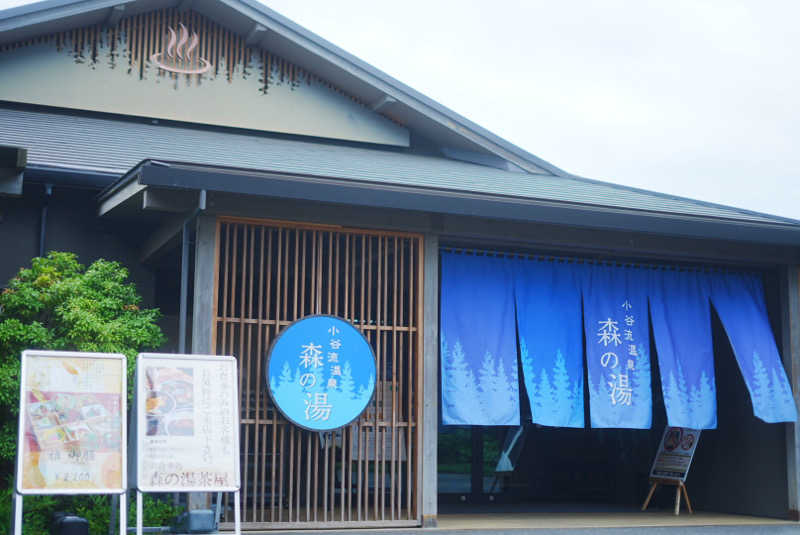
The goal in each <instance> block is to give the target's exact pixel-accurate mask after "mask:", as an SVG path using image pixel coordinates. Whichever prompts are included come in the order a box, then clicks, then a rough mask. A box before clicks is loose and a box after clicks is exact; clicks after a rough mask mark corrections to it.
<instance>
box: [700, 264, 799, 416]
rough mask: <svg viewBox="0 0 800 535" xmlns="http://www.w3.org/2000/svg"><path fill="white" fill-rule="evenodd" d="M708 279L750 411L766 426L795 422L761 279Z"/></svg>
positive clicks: (719, 276)
mask: <svg viewBox="0 0 800 535" xmlns="http://www.w3.org/2000/svg"><path fill="white" fill-rule="evenodd" d="M709 277H710V280H711V301H712V303H713V304H714V308H715V309H716V311H717V313H718V314H719V317H720V320H722V325H723V326H724V327H725V332H726V333H727V334H728V340H730V342H731V346H732V347H733V353H734V355H735V356H736V361H737V362H738V363H739V369H740V370H741V371H742V376H743V377H744V382H745V384H746V385H747V389H748V390H749V391H750V398H751V399H752V401H753V412H754V413H755V415H756V416H757V417H758V418H760V419H762V420H764V421H765V422H768V423H774V422H794V421H796V420H797V408H796V406H795V403H794V398H793V396H792V389H791V387H790V385H789V380H788V378H787V377H786V371H785V370H784V369H783V364H782V363H781V358H780V355H779V354H778V348H777V346H776V345H775V339H774V338H773V336H772V329H771V328H770V324H769V319H768V317H767V306H766V303H765V301H764V288H763V286H762V284H761V280H760V278H758V277H757V276H755V275H752V274H740V273H714V274H711V275H709Z"/></svg>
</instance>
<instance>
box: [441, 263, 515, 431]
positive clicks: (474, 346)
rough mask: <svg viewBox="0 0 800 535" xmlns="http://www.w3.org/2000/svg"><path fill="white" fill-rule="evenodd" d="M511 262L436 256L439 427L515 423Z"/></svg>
mask: <svg viewBox="0 0 800 535" xmlns="http://www.w3.org/2000/svg"><path fill="white" fill-rule="evenodd" d="M513 291H514V285H513V273H512V266H511V261H509V260H507V259H505V258H497V257H492V256H477V255H470V254H459V253H448V252H443V253H442V255H441V318H440V328H441V333H440V341H441V385H442V423H443V424H444V425H519V386H518V383H519V376H518V371H517V342H516V330H515V323H516V322H515V321H514V293H513Z"/></svg>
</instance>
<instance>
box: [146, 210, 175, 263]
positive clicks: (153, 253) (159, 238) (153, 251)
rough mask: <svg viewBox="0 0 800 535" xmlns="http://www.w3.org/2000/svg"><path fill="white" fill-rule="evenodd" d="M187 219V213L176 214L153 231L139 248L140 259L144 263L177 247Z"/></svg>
mask: <svg viewBox="0 0 800 535" xmlns="http://www.w3.org/2000/svg"><path fill="white" fill-rule="evenodd" d="M185 219H186V214H180V215H174V216H172V217H170V218H169V220H168V221H167V222H166V223H165V224H164V225H162V226H161V227H159V228H158V230H156V231H155V232H153V233H151V234H150V235H149V236H148V237H147V239H146V240H145V242H144V244H143V245H142V247H141V248H140V249H139V261H140V262H143V263H144V262H149V261H152V260H154V259H156V258H158V257H159V256H161V255H162V254H163V253H164V252H166V251H167V250H169V249H170V248H172V247H173V246H175V247H177V245H178V241H179V240H178V238H179V237H180V233H181V231H182V230H183V221H184V220H185Z"/></svg>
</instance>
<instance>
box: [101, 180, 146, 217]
mask: <svg viewBox="0 0 800 535" xmlns="http://www.w3.org/2000/svg"><path fill="white" fill-rule="evenodd" d="M145 188H147V186H145V185H142V184H139V180H138V178H137V179H135V180H131V181H130V182H128V183H127V184H126V185H124V186H123V187H121V188H120V189H119V190H117V191H115V192H114V193H113V194H112V195H111V196H109V197H106V198H105V199H103V201H102V202H101V203H100V207H99V208H98V209H97V215H99V216H104V215H106V214H107V213H109V212H110V211H111V210H113V209H114V208H116V207H117V206H119V205H121V204H122V203H124V202H125V201H127V200H129V199H132V198H133V197H134V196H135V195H137V194H139V192H141V191H143V190H144V189H145Z"/></svg>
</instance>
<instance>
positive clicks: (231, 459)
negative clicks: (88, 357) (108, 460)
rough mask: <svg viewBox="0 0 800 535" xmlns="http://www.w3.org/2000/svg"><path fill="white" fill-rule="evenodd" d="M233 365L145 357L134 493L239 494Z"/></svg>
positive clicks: (200, 358) (209, 358)
mask: <svg viewBox="0 0 800 535" xmlns="http://www.w3.org/2000/svg"><path fill="white" fill-rule="evenodd" d="M237 384H238V382H237V367H236V359H234V358H233V357H229V356H214V355H169V354H159V353H142V354H140V355H139V358H138V360H137V369H136V402H135V406H136V470H135V472H134V473H135V475H136V487H137V488H138V489H139V490H141V491H144V492H201V491H216V492H232V491H235V490H238V488H239V398H238V393H237V391H238V389H237Z"/></svg>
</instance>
